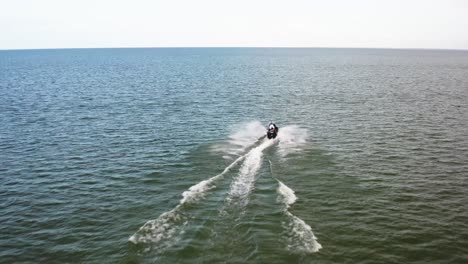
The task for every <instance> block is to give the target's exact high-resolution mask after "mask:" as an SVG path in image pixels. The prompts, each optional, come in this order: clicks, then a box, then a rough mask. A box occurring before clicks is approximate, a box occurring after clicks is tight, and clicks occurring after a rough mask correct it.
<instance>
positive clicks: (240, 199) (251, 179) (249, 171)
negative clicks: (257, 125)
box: [226, 139, 277, 207]
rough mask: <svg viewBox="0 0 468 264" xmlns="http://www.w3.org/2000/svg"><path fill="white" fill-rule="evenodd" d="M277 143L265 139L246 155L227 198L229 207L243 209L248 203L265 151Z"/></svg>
mask: <svg viewBox="0 0 468 264" xmlns="http://www.w3.org/2000/svg"><path fill="white" fill-rule="evenodd" d="M276 142H277V140H275V139H273V140H270V139H263V142H262V143H261V144H260V145H259V146H257V147H255V148H253V149H251V150H250V151H249V152H248V153H247V154H246V155H245V160H244V162H243V163H242V166H241V168H240V169H239V174H238V175H237V177H236V178H235V179H234V180H233V181H232V183H231V186H230V190H229V193H228V197H227V198H226V201H227V205H232V204H233V203H235V204H237V205H239V206H241V207H242V206H245V205H246V204H247V203H248V197H249V194H250V193H251V192H252V190H253V188H254V184H255V176H256V174H257V172H258V170H259V169H260V168H261V165H262V160H263V151H264V150H265V149H266V148H268V147H270V146H272V145H273V144H275V143H276Z"/></svg>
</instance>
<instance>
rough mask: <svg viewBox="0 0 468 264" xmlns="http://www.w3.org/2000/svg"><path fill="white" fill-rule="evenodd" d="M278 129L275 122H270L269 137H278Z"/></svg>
mask: <svg viewBox="0 0 468 264" xmlns="http://www.w3.org/2000/svg"><path fill="white" fill-rule="evenodd" d="M278 130H279V128H278V127H277V126H276V124H275V123H270V124H269V125H268V130H267V138H268V139H272V138H276V136H277V135H278Z"/></svg>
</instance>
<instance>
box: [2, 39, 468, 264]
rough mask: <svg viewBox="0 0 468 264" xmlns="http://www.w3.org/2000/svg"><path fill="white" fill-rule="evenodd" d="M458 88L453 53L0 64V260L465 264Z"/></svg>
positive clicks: (464, 94)
mask: <svg viewBox="0 0 468 264" xmlns="http://www.w3.org/2000/svg"><path fill="white" fill-rule="evenodd" d="M467 73H468V52H467V51H443V50H381V49H244V48H242V49H241V48H239V49H237V48H234V49H211V48H210V49H76V50H75V49H72V50H21V51H0V93H1V96H0V186H1V187H0V208H1V210H0V234H1V236H0V259H1V262H5V263H14V262H20V263H38V262H42V263H219V262H222V263H466V262H468V250H467V248H468V225H467V223H468V213H467V212H468V210H467V209H468V208H467V202H468V193H467V191H466V190H467V189H468V132H467V131H468V114H467V113H468V74H467ZM270 120H274V121H275V122H276V123H277V124H278V125H279V126H280V133H279V136H278V138H277V139H275V140H271V141H269V140H266V139H263V138H262V136H263V135H264V133H265V131H264V128H263V126H265V125H267V123H268V121H270Z"/></svg>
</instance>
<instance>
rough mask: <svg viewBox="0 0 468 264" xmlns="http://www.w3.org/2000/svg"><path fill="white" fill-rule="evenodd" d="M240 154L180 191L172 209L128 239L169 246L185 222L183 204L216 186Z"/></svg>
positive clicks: (197, 198)
mask: <svg viewBox="0 0 468 264" xmlns="http://www.w3.org/2000/svg"><path fill="white" fill-rule="evenodd" d="M246 155H247V154H245V155H242V156H240V157H239V158H237V159H236V160H234V161H233V162H232V163H231V164H230V165H229V166H227V167H226V168H225V169H224V170H223V171H222V172H221V173H220V174H218V175H216V176H213V177H211V178H209V179H207V180H203V181H201V182H199V183H197V184H195V185H193V186H191V187H190V188H189V189H188V190H187V191H185V192H183V193H182V197H183V198H182V199H181V200H180V202H179V204H178V205H177V206H176V207H174V209H172V210H170V211H168V212H165V213H163V214H161V215H160V216H159V217H158V218H157V219H153V220H149V221H147V222H146V223H145V224H144V225H143V226H141V227H140V229H139V230H138V231H137V232H136V233H135V234H133V235H132V236H131V237H130V238H129V239H128V241H130V242H132V243H134V244H138V243H150V242H152V243H154V244H158V243H160V244H159V247H166V246H170V245H171V242H170V241H168V239H169V238H171V237H174V236H175V234H176V233H177V232H180V231H181V229H182V226H184V225H186V224H187V221H188V216H187V215H186V214H185V212H184V210H183V205H184V204H187V203H196V202H198V201H200V200H201V199H202V198H203V197H204V196H205V195H206V193H207V191H209V190H211V189H214V188H216V182H217V181H218V180H220V179H222V178H223V176H224V175H225V174H226V173H227V172H228V171H229V170H230V169H232V167H234V166H235V165H236V164H237V163H239V162H240V161H242V160H243V159H244V158H245V156H246Z"/></svg>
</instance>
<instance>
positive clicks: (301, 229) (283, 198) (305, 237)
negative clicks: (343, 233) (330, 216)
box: [270, 162, 322, 253]
mask: <svg viewBox="0 0 468 264" xmlns="http://www.w3.org/2000/svg"><path fill="white" fill-rule="evenodd" d="M270 165H271V162H270ZM276 180H277V181H278V188H277V193H278V194H279V196H278V202H281V203H283V204H284V206H285V208H284V214H285V215H286V217H287V220H286V221H284V222H283V228H284V229H285V230H286V236H287V237H286V240H287V243H288V245H287V248H288V250H289V251H292V252H296V253H315V252H318V251H319V250H320V249H321V248H322V245H320V243H318V241H317V237H316V236H315V235H314V233H313V232H312V228H311V227H310V226H309V225H308V224H307V223H306V222H304V220H302V219H300V218H299V217H297V216H295V215H293V214H292V213H291V212H289V210H288V209H289V207H290V206H291V205H292V204H294V203H295V202H296V200H297V197H296V195H295V194H294V191H293V190H292V189H291V188H289V187H288V186H286V184H284V183H282V182H281V181H280V180H278V179H276Z"/></svg>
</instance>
